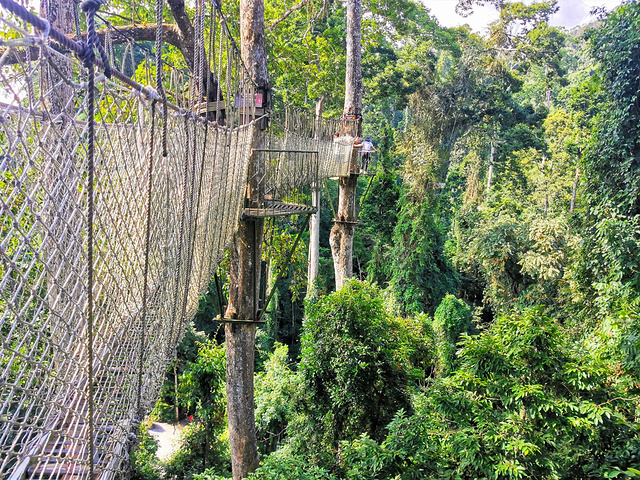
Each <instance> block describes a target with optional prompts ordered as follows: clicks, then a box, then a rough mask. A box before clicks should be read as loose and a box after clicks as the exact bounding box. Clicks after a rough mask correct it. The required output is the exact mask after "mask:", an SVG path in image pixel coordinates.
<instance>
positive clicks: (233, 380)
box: [225, 0, 269, 480]
mask: <svg viewBox="0 0 640 480" xmlns="http://www.w3.org/2000/svg"><path fill="white" fill-rule="evenodd" d="M240 44H241V55H242V61H243V63H244V65H245V66H246V67H247V69H248V71H249V76H250V79H251V81H252V82H253V83H254V84H255V85H257V88H258V89H262V90H266V89H267V88H268V83H269V79H268V76H267V52H266V46H265V30H264V3H263V0H241V1H240ZM263 140H264V132H263V131H261V130H259V131H257V133H256V135H255V137H254V139H253V147H254V148H260V146H261V145H262V144H263ZM263 171H264V162H263V160H262V156H261V155H260V154H257V153H254V154H253V155H252V157H251V160H250V162H249V178H250V179H254V180H252V183H251V184H250V185H249V188H248V191H249V203H250V204H251V206H254V204H255V205H257V201H258V199H259V195H260V192H259V189H258V185H257V183H256V182H257V179H259V178H261V176H262V175H261V174H262V172H263ZM263 236H264V220H263V219H257V218H247V219H243V220H241V221H240V225H239V228H238V231H237V233H236V234H235V235H234V239H233V240H234V241H233V245H232V247H231V249H230V253H229V257H230V267H229V305H228V307H227V312H226V317H227V318H239V319H243V320H256V319H257V313H258V312H257V304H258V298H259V292H260V266H261V262H260V258H261V248H262V239H263ZM255 335H256V326H255V325H252V324H249V323H247V324H229V323H227V324H226V326H225V341H226V349H227V381H226V382H227V411H228V417H229V442H230V446H231V467H232V470H233V478H234V480H240V479H242V478H245V477H246V476H247V475H248V474H249V473H251V472H253V471H254V470H255V469H256V468H258V463H259V458H258V444H257V440H256V430H255V412H254V402H253V371H254V351H255Z"/></svg>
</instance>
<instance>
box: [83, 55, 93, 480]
mask: <svg viewBox="0 0 640 480" xmlns="http://www.w3.org/2000/svg"><path fill="white" fill-rule="evenodd" d="M86 52H87V53H86V56H85V58H84V62H85V67H87V69H88V70H89V73H88V75H89V79H88V81H87V119H88V122H89V123H88V126H89V139H88V142H89V145H88V146H87V170H88V172H87V350H88V360H87V363H88V365H87V370H88V372H87V373H88V382H89V385H88V393H87V394H88V397H89V442H90V445H89V476H90V478H95V475H94V472H93V465H94V463H95V462H94V456H95V451H94V441H95V426H94V423H93V417H94V410H95V405H94V391H93V384H94V378H93V210H94V203H93V200H94V198H93V195H94V191H93V184H94V178H93V177H94V164H93V163H94V162H93V160H94V144H95V126H94V125H95V122H94V118H93V117H94V98H93V97H94V69H93V56H94V53H93V49H87V50H86Z"/></svg>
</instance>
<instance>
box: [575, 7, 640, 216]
mask: <svg viewBox="0 0 640 480" xmlns="http://www.w3.org/2000/svg"><path fill="white" fill-rule="evenodd" d="M589 41H590V45H591V51H592V54H593V55H594V57H595V58H596V59H597V60H598V61H599V62H600V69H601V72H602V75H603V82H604V84H605V85H604V86H605V89H606V92H607V95H608V97H609V104H608V105H607V107H606V108H605V109H604V110H603V111H602V114H601V117H600V119H599V122H598V125H597V131H596V133H595V135H594V138H593V143H592V145H591V146H590V148H589V151H588V153H587V157H586V163H585V166H586V170H587V173H588V180H589V182H590V185H589V186H590V189H591V191H592V192H593V197H592V198H593V200H592V202H593V203H594V204H600V205H601V206H602V207H604V208H608V209H616V210H617V211H619V212H620V213H622V214H629V215H634V214H637V213H639V212H640V184H638V175H637V172H638V169H639V168H640V167H639V163H638V162H639V161H640V160H639V158H640V125H639V122H638V118H640V85H638V76H640V5H639V4H638V3H636V2H633V3H629V4H627V5H623V6H622V7H620V8H619V9H617V10H616V11H615V12H614V13H612V14H611V15H610V16H609V17H607V19H606V20H605V21H604V22H603V25H602V27H601V28H598V29H597V30H594V31H592V32H591V33H590V35H589ZM602 207H601V208H600V209H598V213H599V214H601V215H604V214H606V213H605V211H603V210H602Z"/></svg>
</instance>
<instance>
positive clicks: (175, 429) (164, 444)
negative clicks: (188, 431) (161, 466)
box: [147, 422, 184, 462]
mask: <svg viewBox="0 0 640 480" xmlns="http://www.w3.org/2000/svg"><path fill="white" fill-rule="evenodd" d="M183 428H184V423H182V422H181V423H180V424H178V425H175V426H174V425H172V424H170V423H156V422H154V423H153V425H152V427H151V428H150V429H149V430H147V432H148V433H149V434H151V435H152V436H153V438H154V439H155V440H156V442H158V451H157V452H156V457H158V459H159V460H162V461H163V462H164V461H166V460H168V459H169V458H171V455H173V452H175V451H176V450H177V449H178V440H179V437H180V432H181V431H182V429H183Z"/></svg>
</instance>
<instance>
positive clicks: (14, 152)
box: [0, 0, 353, 480]
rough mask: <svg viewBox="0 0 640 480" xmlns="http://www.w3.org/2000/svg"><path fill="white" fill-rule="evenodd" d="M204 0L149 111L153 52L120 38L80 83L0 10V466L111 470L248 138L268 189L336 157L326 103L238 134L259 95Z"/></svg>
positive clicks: (285, 192)
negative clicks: (139, 60) (190, 49)
mask: <svg viewBox="0 0 640 480" xmlns="http://www.w3.org/2000/svg"><path fill="white" fill-rule="evenodd" d="M7 1H8V0H2V5H4V4H5V3H7ZM198 4H199V7H198V8H200V9H201V10H202V8H203V3H202V2H198ZM200 18H201V21H202V18H204V15H202V16H201V17H200ZM210 18H211V19H212V23H211V25H212V26H209V28H208V30H207V29H205V26H204V24H203V23H200V24H199V26H197V31H198V33H199V36H198V38H200V39H201V40H199V42H200V43H199V46H197V47H198V48H196V50H198V49H199V50H198V51H199V52H200V53H198V54H197V55H196V57H198V56H199V57H198V58H195V59H194V68H193V69H192V70H190V71H181V70H180V69H173V68H170V69H169V73H168V75H166V76H165V79H164V81H165V85H164V87H165V88H167V92H166V95H167V100H168V101H169V103H168V104H167V109H166V111H165V105H164V101H163V99H162V97H161V96H159V95H158V92H156V90H155V89H153V88H151V87H148V86H143V85H141V84H140V83H139V82H141V81H143V79H142V78H139V77H138V76H137V75H138V74H139V72H138V71H139V70H141V69H142V71H143V72H145V71H146V77H148V78H151V77H152V75H151V74H152V72H153V70H154V65H153V61H152V59H151V58H150V57H149V58H145V60H144V65H143V66H142V68H140V67H141V65H140V64H138V65H136V64H135V56H134V55H132V54H131V52H132V49H133V48H134V45H133V44H127V48H125V50H124V56H125V57H126V55H129V54H131V60H130V61H131V65H130V69H131V70H132V72H134V73H132V78H130V77H127V76H126V75H123V74H121V73H119V72H116V73H118V75H116V77H117V80H111V79H108V78H105V76H104V75H99V76H97V78H95V88H94V89H93V90H91V91H90V90H89V83H88V77H87V69H86V68H85V66H84V65H83V64H82V63H80V62H79V61H77V60H75V59H73V58H72V57H71V56H70V55H69V54H68V53H61V52H63V50H62V49H60V48H59V47H57V46H55V44H52V43H51V42H50V39H49V38H48V37H47V36H46V35H44V34H43V33H42V30H43V29H42V28H39V29H34V28H32V27H30V26H28V25H27V24H26V23H24V22H23V21H22V20H19V19H17V18H16V17H15V16H14V15H13V14H10V13H7V12H5V11H3V10H0V340H1V342H2V343H1V346H0V477H1V478H9V479H11V480H17V479H36V478H78V479H80V478H82V479H84V478H90V477H91V476H92V475H93V476H94V477H97V478H104V479H108V478H115V477H117V476H118V475H121V474H122V473H123V472H125V471H126V468H127V464H128V452H129V449H130V446H131V441H132V436H131V435H132V432H134V431H135V430H136V427H137V425H138V423H139V422H140V420H141V418H142V417H143V416H144V415H145V413H146V412H148V411H149V409H150V408H151V407H152V406H153V404H154V403H155V401H156V399H157V396H158V393H159V390H160V387H161V385H162V381H163V379H164V375H165V371H166V367H167V365H168V364H169V363H170V362H171V361H172V360H173V358H174V356H175V349H176V346H177V344H178V343H179V341H180V339H181V337H182V334H183V332H184V329H185V326H186V325H187V323H188V322H190V321H191V319H192V318H193V315H194V314H195V312H196V309H197V304H198V298H199V296H200V295H201V294H203V293H204V292H205V291H206V288H207V287H208V284H209V280H210V278H211V276H212V274H213V272H214V271H215V269H216V268H217V266H218V265H219V263H220V261H221V260H222V258H223V256H224V253H225V250H226V249H227V248H228V246H229V242H230V241H231V239H232V238H233V233H234V232H235V230H236V229H237V227H238V221H239V219H240V218H241V215H242V213H243V211H244V209H245V194H246V187H247V184H248V183H250V182H251V181H253V180H255V179H251V178H248V173H247V172H248V165H249V161H250V159H251V156H252V155H267V156H269V157H270V158H276V157H277V159H278V160H277V162H276V161H274V162H272V164H271V166H267V167H266V168H265V169H264V170H260V172H261V174H262V175H263V178H261V179H260V182H261V183H260V185H261V187H260V189H261V191H264V192H266V191H269V192H271V195H272V196H273V198H275V197H278V198H279V199H286V198H287V197H288V196H289V197H290V196H291V195H295V193H296V192H297V191H298V190H299V189H300V188H303V187H304V186H306V185H308V184H309V183H313V182H317V181H318V179H319V178H325V177H335V176H342V175H348V174H349V165H350V161H351V153H352V151H353V142H352V140H348V139H343V140H340V139H337V140H336V139H334V138H333V133H334V132H335V131H336V130H337V128H338V126H339V124H337V123H336V122H335V121H328V120H322V121H317V120H314V123H313V127H312V128H311V129H309V128H308V127H309V121H308V120H304V121H303V117H304V116H303V115H291V114H289V115H288V117H287V118H286V121H285V122H284V123H285V125H281V126H279V127H275V126H274V127H272V128H270V131H269V133H268V134H267V144H266V146H265V148H262V149H256V150H254V149H253V146H254V144H255V143H256V142H255V138H257V135H258V131H259V129H260V128H261V126H262V125H264V119H259V118H258V117H260V115H263V114H264V115H266V114H268V112H267V111H266V109H265V107H266V100H267V99H266V98H263V97H260V96H261V95H263V94H264V92H262V93H261V92H258V91H257V90H256V89H255V88H254V85H252V84H251V82H249V81H247V79H246V75H245V74H246V72H245V70H244V69H243V66H242V64H241V61H240V56H239V53H238V51H237V48H236V47H235V44H234V43H233V41H232V39H231V38H230V37H229V35H228V31H226V30H225V28H224V25H223V21H222V20H221V18H222V17H221V16H220V15H219V14H216V13H215V11H212V12H211V15H210ZM216 22H217V23H216ZM205 32H207V33H208V36H207V35H205ZM225 32H226V33H225ZM115 36H116V33H115V32H113V35H112V37H113V38H115ZM205 38H208V39H209V41H208V45H207V44H206V42H205V40H204V39H205ZM215 45H217V47H215ZM110 50H111V51H110ZM212 52H213V53H215V55H212ZM206 53H208V55H207V54H206ZM107 55H108V56H110V57H111V60H112V62H113V63H116V64H119V65H126V62H125V60H126V58H124V57H123V58H115V56H114V54H113V51H112V49H111V48H110V47H109V45H107ZM127 61H129V60H127ZM197 65H199V67H197ZM196 67H197V68H196ZM128 68H129V67H128ZM145 69H146V70H145ZM207 70H208V73H207V74H206V75H205V74H204V73H203V72H206V71H207ZM194 71H195V74H194V73H193V72H194ZM136 72H138V73H136ZM213 84H215V88H212V85H213ZM184 85H187V86H188V88H182V90H181V91H178V88H180V87H184ZM171 87H174V89H175V90H170V88H171ZM92 97H93V98H92ZM261 102H265V103H264V105H262V103H261ZM90 105H93V106H94V107H95V108H94V109H91V108H89V107H90ZM92 111H93V113H91V112H92ZM165 114H166V115H165ZM254 118H258V119H257V120H251V119H254ZM305 118H306V117H305ZM276 123H277V122H274V123H273V124H272V125H276ZM164 132H166V142H165V141H164V139H163V136H164ZM261 135H262V134H261ZM165 146H166V155H165V154H164V153H165ZM263 146H264V145H263ZM270 146H272V147H274V148H273V149H274V150H279V152H278V153H277V155H275V154H273V152H266V150H268V149H269V148H270ZM261 150H262V151H261ZM265 164H267V159H266V158H265ZM89 178H93V181H92V182H89ZM89 199H91V202H90V201H89ZM89 218H92V223H90V222H89ZM90 224H91V225H92V228H91V229H89V227H88V226H89V225H90ZM89 238H91V242H92V247H91V248H88V240H89ZM90 253H91V256H92V261H90V259H91V256H90ZM90 282H91V283H92V288H89V283H90ZM90 305H92V307H91V308H89V306H90Z"/></svg>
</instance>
